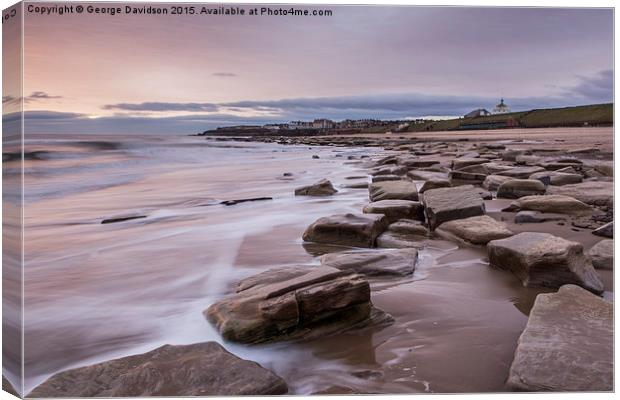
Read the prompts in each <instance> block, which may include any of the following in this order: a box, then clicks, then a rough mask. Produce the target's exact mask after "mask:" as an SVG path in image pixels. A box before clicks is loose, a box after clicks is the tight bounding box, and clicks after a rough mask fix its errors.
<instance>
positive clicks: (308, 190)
mask: <svg viewBox="0 0 620 400" xmlns="http://www.w3.org/2000/svg"><path fill="white" fill-rule="evenodd" d="M337 192H338V191H337V190H336V189H334V186H333V185H332V183H331V182H330V181H328V180H327V179H321V180H320V181H318V182H316V183H314V184H312V185H308V186H302V187H299V188H297V189H295V196H331V195H332V194H334V193H337Z"/></svg>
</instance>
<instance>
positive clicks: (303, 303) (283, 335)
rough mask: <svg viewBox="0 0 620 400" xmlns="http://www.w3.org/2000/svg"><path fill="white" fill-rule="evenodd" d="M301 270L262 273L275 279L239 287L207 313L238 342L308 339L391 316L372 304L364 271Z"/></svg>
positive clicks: (264, 276) (329, 268) (320, 268)
mask: <svg viewBox="0 0 620 400" xmlns="http://www.w3.org/2000/svg"><path fill="white" fill-rule="evenodd" d="M281 272H282V271H278V272H277V274H278V276H281ZM299 272H300V275H298V276H295V277H292V278H290V279H286V280H284V281H275V278H273V279H272V278H269V272H266V273H263V274H262V281H263V282H271V283H263V284H258V285H254V286H251V287H249V288H248V289H246V290H242V291H239V292H237V293H236V294H235V295H233V296H231V297H228V298H225V299H223V300H220V301H218V302H217V303H215V304H213V305H211V306H210V307H209V308H208V309H207V310H206V311H205V312H204V314H205V316H206V318H207V319H208V320H209V322H211V323H212V324H214V325H215V326H216V327H217V329H218V330H219V332H220V334H221V335H222V337H223V338H224V339H226V340H230V341H234V342H240V343H261V342H269V341H275V340H302V339H310V338H315V337H318V336H324V335H331V334H335V333H341V332H344V331H347V330H349V329H353V328H358V327H364V326H368V325H370V324H374V323H385V322H388V321H389V320H390V317H389V316H387V315H386V314H385V313H383V312H381V311H379V310H376V309H374V308H373V307H372V303H371V302H370V286H369V284H368V281H366V279H364V278H363V277H362V276H360V275H357V274H351V272H349V271H340V270H338V269H336V268H331V267H326V266H322V267H319V268H315V269H313V270H311V271H309V272H306V271H299Z"/></svg>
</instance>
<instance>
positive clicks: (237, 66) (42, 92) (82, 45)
mask: <svg viewBox="0 0 620 400" xmlns="http://www.w3.org/2000/svg"><path fill="white" fill-rule="evenodd" d="M99 5H101V4H99ZM252 7H254V6H244V8H246V9H249V8H252ZM297 7H298V8H302V7H301V6H297ZM316 8H321V9H324V8H329V9H331V10H332V11H333V15H332V16H330V17H318V16H308V17H283V16H271V17H269V16H256V17H254V16H204V15H203V16H196V15H193V16H191V15H189V16H188V15H186V16H172V15H167V16H149V15H116V16H109V15H88V14H81V15H77V14H74V15H63V16H58V15H56V16H54V15H52V16H40V15H36V14H30V13H26V16H25V42H24V43H25V48H24V74H25V87H24V98H25V100H26V102H25V105H24V106H25V109H26V111H27V116H28V119H27V130H29V131H33V132H49V133H52V132H70V133H97V132H99V133H171V134H186V133H194V132H198V131H202V130H205V129H209V128H213V127H216V126H222V125H232V124H246V123H248V124H249V123H261V124H262V123H267V122H279V121H282V122H284V121H290V120H293V119H314V118H319V117H327V118H331V119H334V120H341V119H345V118H385V119H387V118H393V119H396V118H411V117H420V116H429V115H433V116H456V115H463V114H464V113H466V112H468V111H470V110H472V109H474V108H479V107H484V108H487V109H491V108H492V107H493V106H494V104H496V103H497V102H498V101H499V98H500V97H504V98H505V99H506V102H507V103H508V104H509V105H510V106H511V107H512V108H513V110H524V109H530V108H540V107H561V106H567V105H579V104H591V103H601V102H611V101H612V100H613V97H612V96H613V93H612V92H613V85H612V82H613V69H612V68H613V14H612V10H611V9H572V10H571V9H541V8H538V9H517V8H504V9H498V8H423V7H353V6H348V7H329V6H321V7H316ZM10 101H11V99H9V98H3V102H10Z"/></svg>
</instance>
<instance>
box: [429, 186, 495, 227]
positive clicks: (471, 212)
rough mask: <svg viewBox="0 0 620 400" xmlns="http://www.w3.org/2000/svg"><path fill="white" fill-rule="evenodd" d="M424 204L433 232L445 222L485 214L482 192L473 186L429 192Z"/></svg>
mask: <svg viewBox="0 0 620 400" xmlns="http://www.w3.org/2000/svg"><path fill="white" fill-rule="evenodd" d="M423 204H424V210H425V212H426V216H427V218H428V226H429V228H430V229H431V230H434V229H435V228H436V227H437V226H439V225H440V224H442V223H443V222H446V221H452V220H454V219H462V218H468V217H474V216H476V215H483V214H484V212H485V208H484V202H483V201H482V197H481V194H480V190H479V189H476V188H474V187H473V186H472V185H464V186H457V187H450V188H440V189H431V190H427V191H426V192H424V199H423Z"/></svg>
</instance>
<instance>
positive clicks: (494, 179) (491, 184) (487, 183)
mask: <svg viewBox="0 0 620 400" xmlns="http://www.w3.org/2000/svg"><path fill="white" fill-rule="evenodd" d="M513 179H515V178H511V177H509V176H502V175H488V176H487V177H486V178H485V179H484V182H482V187H483V188H485V189H486V190H493V191H495V190H497V189H499V187H500V185H501V184H502V183H504V182H508V181H511V180H513Z"/></svg>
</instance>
